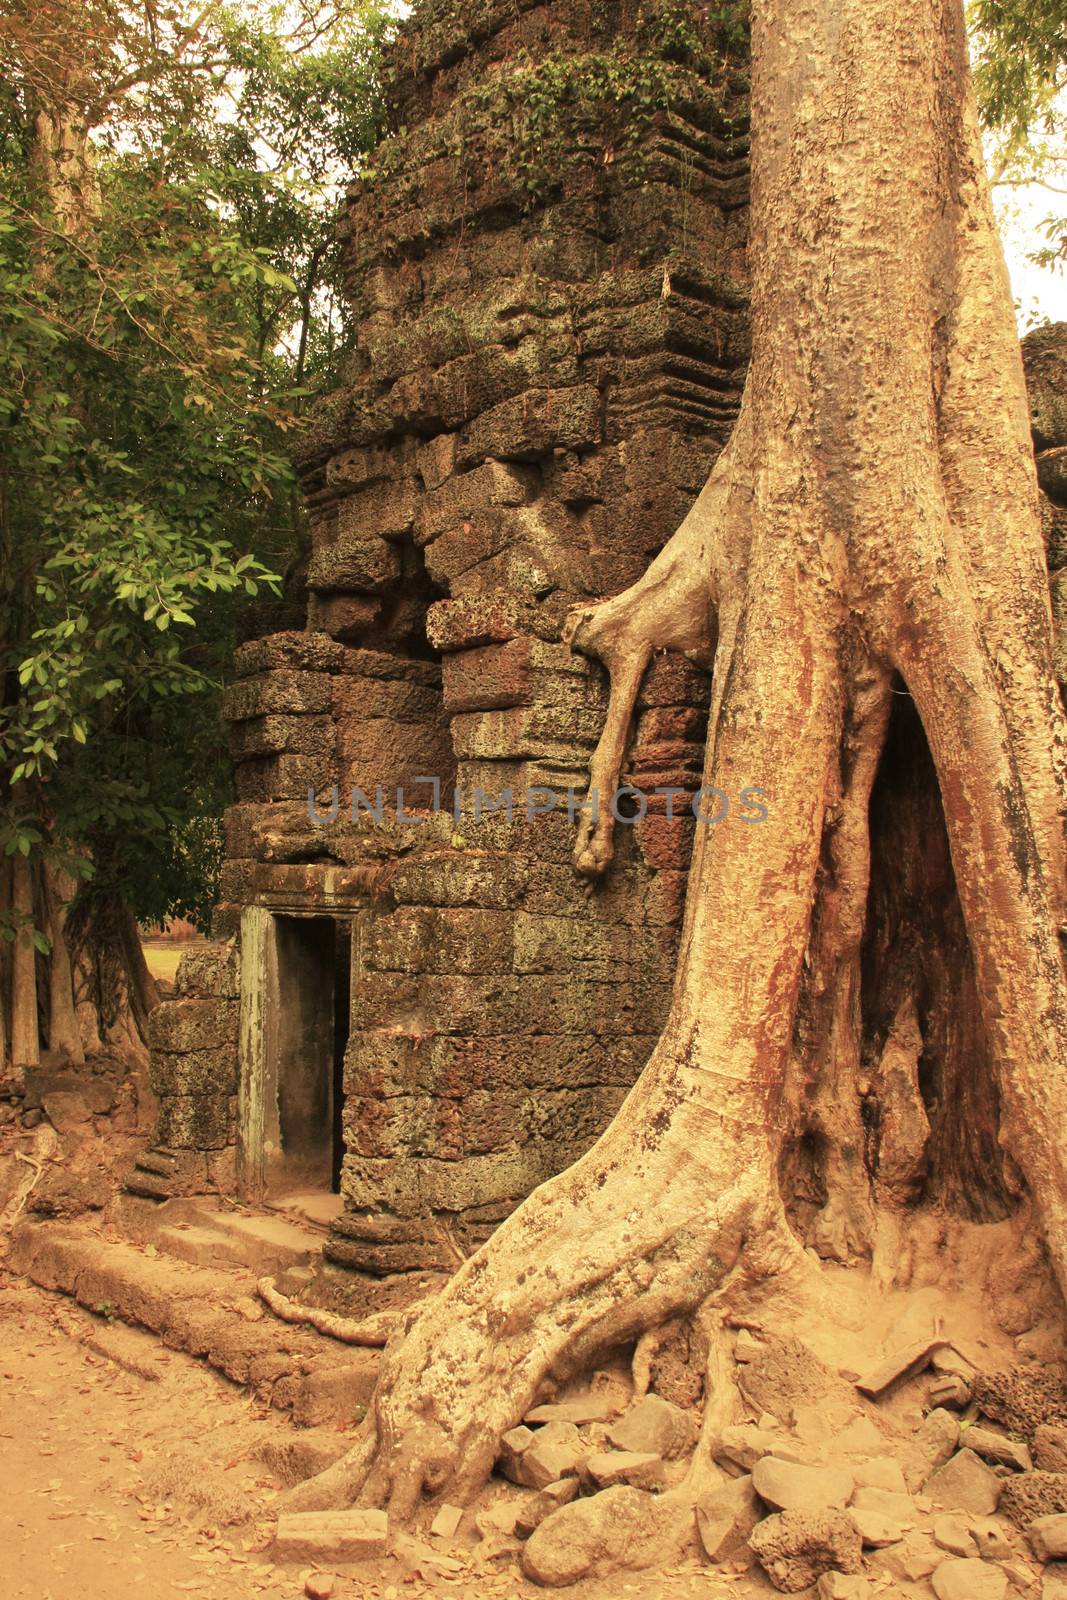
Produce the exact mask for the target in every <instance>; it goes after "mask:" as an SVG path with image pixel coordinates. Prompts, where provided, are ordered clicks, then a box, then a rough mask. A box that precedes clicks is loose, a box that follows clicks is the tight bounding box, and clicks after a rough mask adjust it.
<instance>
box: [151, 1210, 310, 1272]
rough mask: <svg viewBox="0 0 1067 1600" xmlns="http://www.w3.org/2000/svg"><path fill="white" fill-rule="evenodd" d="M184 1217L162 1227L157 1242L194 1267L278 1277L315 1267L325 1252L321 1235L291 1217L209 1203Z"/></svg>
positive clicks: (169, 1253)
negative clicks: (232, 1268)
mask: <svg viewBox="0 0 1067 1600" xmlns="http://www.w3.org/2000/svg"><path fill="white" fill-rule="evenodd" d="M183 1213H184V1215H183V1220H181V1221H177V1222H174V1223H171V1224H169V1225H168V1224H166V1223H164V1226H163V1227H160V1228H158V1230H156V1231H155V1232H154V1234H153V1242H154V1243H155V1245H156V1246H157V1248H158V1249H160V1250H163V1251H165V1252H166V1254H167V1255H170V1256H176V1257H177V1258H178V1259H179V1260H181V1261H188V1262H190V1263H191V1264H192V1265H193V1266H197V1267H212V1266H235V1267H246V1268H247V1269H248V1271H249V1272H253V1273H255V1275H256V1277H257V1278H262V1277H276V1276H277V1275H278V1274H279V1273H282V1272H285V1271H286V1270H287V1269H288V1268H290V1267H306V1266H311V1265H312V1264H313V1262H314V1261H315V1260H316V1258H317V1257H318V1256H319V1255H321V1253H322V1243H323V1236H322V1234H321V1233H319V1232H317V1231H316V1230H315V1229H313V1228H311V1227H307V1226H300V1225H299V1224H298V1223H297V1222H295V1221H290V1220H288V1219H287V1218H285V1217H279V1216H254V1215H248V1214H246V1213H245V1212H242V1211H230V1210H226V1209H224V1208H222V1207H216V1206H212V1205H211V1204H210V1203H207V1202H205V1203H202V1204H196V1205H194V1207H193V1208H192V1209H191V1210H190V1209H189V1208H188V1206H186V1207H183ZM160 1220H161V1221H162V1220H163V1219H162V1217H161V1218H160Z"/></svg>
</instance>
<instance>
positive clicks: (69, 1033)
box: [45, 868, 85, 1066]
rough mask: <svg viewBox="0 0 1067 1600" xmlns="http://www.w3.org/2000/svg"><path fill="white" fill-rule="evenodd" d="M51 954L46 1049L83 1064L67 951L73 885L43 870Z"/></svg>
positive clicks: (83, 1057)
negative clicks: (67, 930) (67, 926)
mask: <svg viewBox="0 0 1067 1600" xmlns="http://www.w3.org/2000/svg"><path fill="white" fill-rule="evenodd" d="M45 885H46V893H47V899H48V912H49V927H50V932H51V938H52V952H51V960H50V965H49V1024H48V1048H49V1049H50V1050H52V1051H53V1052H55V1053H56V1054H58V1055H60V1056H63V1057H65V1058H66V1059H67V1060H68V1061H70V1062H73V1063H74V1065H76V1066H81V1065H82V1064H83V1063H84V1061H85V1051H84V1050H83V1049H82V1040H81V1030H80V1028H79V1026H78V1019H77V1015H76V1014H75V1010H74V985H73V976H72V973H71V965H70V952H69V950H68V949H67V939H66V924H67V912H68V909H69V904H70V896H71V893H72V891H73V888H74V885H73V883H71V882H69V880H68V881H67V882H63V881H61V879H60V877H59V875H58V874H56V873H54V872H50V871H49V870H48V869H47V868H46V869H45Z"/></svg>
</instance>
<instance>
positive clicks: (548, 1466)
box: [519, 1422, 588, 1489]
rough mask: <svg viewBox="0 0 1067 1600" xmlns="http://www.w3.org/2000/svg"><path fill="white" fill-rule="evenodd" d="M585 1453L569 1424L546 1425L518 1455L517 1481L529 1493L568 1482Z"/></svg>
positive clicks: (576, 1434) (574, 1430) (580, 1440)
mask: <svg viewBox="0 0 1067 1600" xmlns="http://www.w3.org/2000/svg"><path fill="white" fill-rule="evenodd" d="M587 1451H588V1446H586V1445H584V1444H583V1443H582V1439H581V1435H580V1434H579V1432H578V1429H577V1428H576V1427H575V1426H574V1423H573V1422H549V1423H548V1424H546V1426H545V1427H543V1428H539V1429H538V1431H537V1432H536V1434H535V1435H534V1440H533V1443H532V1444H531V1445H529V1446H528V1447H527V1448H526V1449H525V1450H524V1451H523V1452H522V1457H521V1459H520V1462H519V1481H520V1482H521V1483H524V1484H526V1485H527V1487H528V1488H530V1489H546V1488H547V1487H548V1485H549V1484H550V1483H555V1481H556V1479H557V1478H571V1477H573V1476H574V1475H575V1473H576V1472H577V1471H578V1468H579V1467H580V1466H581V1463H582V1461H583V1460H584V1459H585V1456H586V1454H587Z"/></svg>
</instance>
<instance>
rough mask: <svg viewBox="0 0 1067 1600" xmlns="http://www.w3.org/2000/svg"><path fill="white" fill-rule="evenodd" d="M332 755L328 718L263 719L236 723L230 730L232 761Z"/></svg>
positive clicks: (267, 717)
mask: <svg viewBox="0 0 1067 1600" xmlns="http://www.w3.org/2000/svg"><path fill="white" fill-rule="evenodd" d="M332 752H333V722H332V720H331V718H330V717H327V716H295V717H289V716H275V715H273V714H272V715H269V716H263V717H252V718H250V719H249V720H248V721H246V722H239V723H237V724H236V725H235V726H234V727H233V728H231V730H230V754H231V755H232V756H233V759H234V760H235V761H247V760H249V759H250V758H251V757H254V756H273V755H281V754H286V755H301V756H329V755H331V754H332Z"/></svg>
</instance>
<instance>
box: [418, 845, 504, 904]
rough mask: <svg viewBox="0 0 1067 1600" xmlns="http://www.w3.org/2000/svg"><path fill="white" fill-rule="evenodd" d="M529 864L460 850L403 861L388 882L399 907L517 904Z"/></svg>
mask: <svg viewBox="0 0 1067 1600" xmlns="http://www.w3.org/2000/svg"><path fill="white" fill-rule="evenodd" d="M528 877H529V863H528V862H527V861H526V860H525V859H524V858H523V857H521V856H516V855H504V854H497V853H486V854H476V853H474V852H473V851H470V852H468V851H464V852H462V853H453V854H444V853H441V854H437V855H427V856H421V857H415V858H413V859H409V860H407V861H403V862H401V863H400V865H399V866H398V867H397V869H396V871H395V872H394V874H393V876H392V879H391V881H390V891H391V894H392V897H393V899H394V900H395V901H397V903H398V904H400V905H425V906H484V907H486V908H489V909H492V908H501V909H503V908H505V907H512V906H517V905H519V904H521V902H522V900H523V898H524V895H525V891H526V886H527V882H528Z"/></svg>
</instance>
